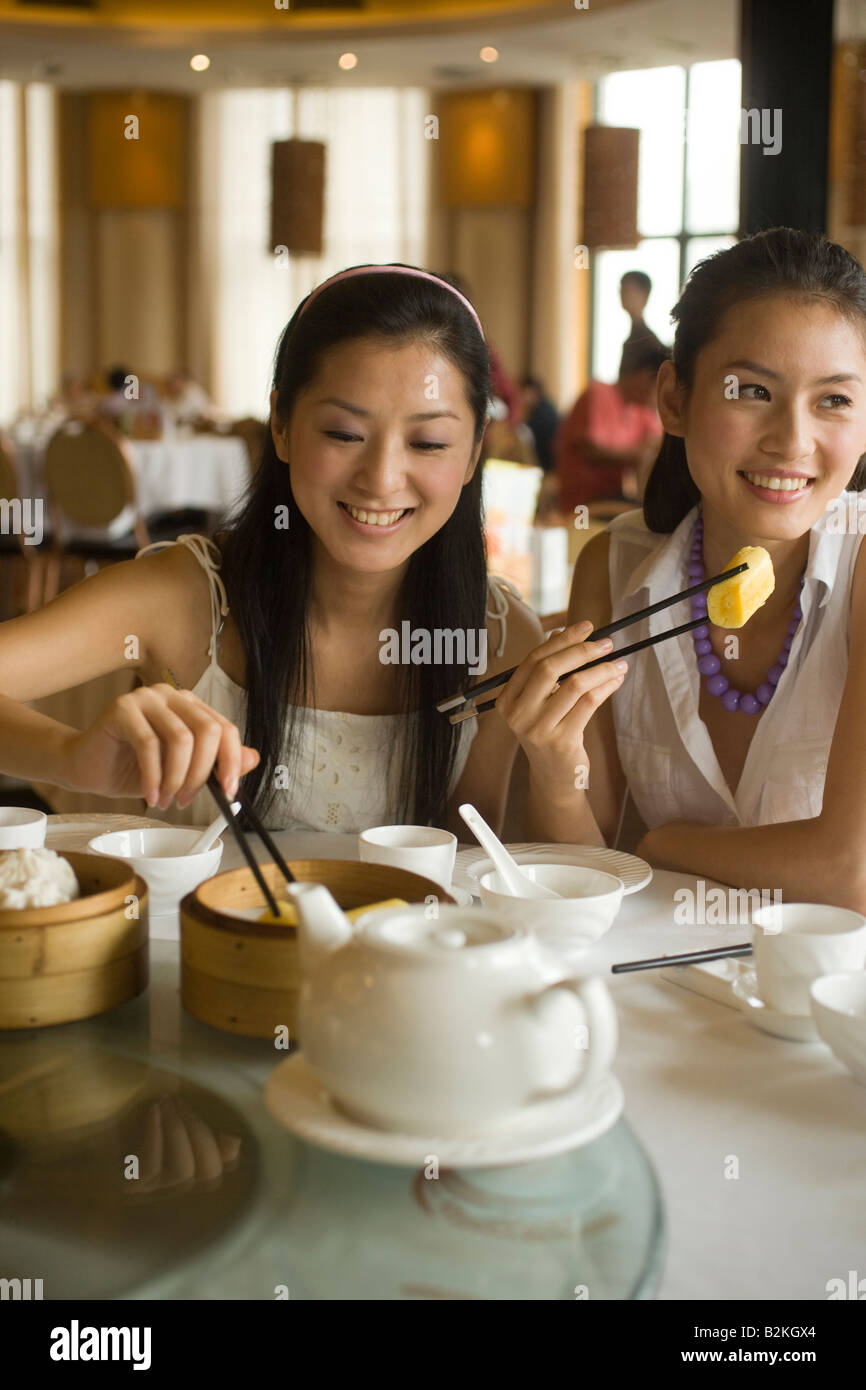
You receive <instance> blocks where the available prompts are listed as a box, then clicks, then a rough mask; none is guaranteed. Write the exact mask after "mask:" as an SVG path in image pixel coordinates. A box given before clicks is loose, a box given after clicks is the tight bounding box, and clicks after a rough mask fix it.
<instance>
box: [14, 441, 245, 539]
mask: <svg viewBox="0 0 866 1390" xmlns="http://www.w3.org/2000/svg"><path fill="white" fill-rule="evenodd" d="M129 449H130V453H131V454H132V458H133V463H134V468H135V481H136V487H137V490H138V502H139V507H140V510H141V513H142V516H143V517H144V518H145V520H147V518H148V517H149V516H154V515H155V514H156V513H157V512H165V511H171V510H174V509H176V508H180V507H202V508H204V509H205V510H206V511H210V512H228V511H229V510H230V509H231V508H232V507H233V506H234V504H235V502H236V501H237V500H238V498H239V497H240V496H241V493H242V492H243V490H244V488H245V487H246V484H247V481H248V479H249V476H250V463H249V453H248V451H247V446H246V444H245V443H244V441H243V439H241V438H239V437H238V436H236V435H218V434H199V435H193V436H192V438H187V439H183V438H180V439H155V440H149V439H148V440H145V439H138V440H130V441H129ZM43 453H44V447H43V445H42V444H41V443H40V444H18V445H17V448H16V460H17V464H18V472H19V485H20V488H21V494H22V496H23V497H44V496H45V485H44V479H43V472H42V460H43ZM46 520H47V518H46Z"/></svg>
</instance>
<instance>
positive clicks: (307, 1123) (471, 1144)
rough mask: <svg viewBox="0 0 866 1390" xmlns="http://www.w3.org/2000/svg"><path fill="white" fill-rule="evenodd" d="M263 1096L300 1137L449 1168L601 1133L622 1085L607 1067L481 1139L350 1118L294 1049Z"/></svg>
mask: <svg viewBox="0 0 866 1390" xmlns="http://www.w3.org/2000/svg"><path fill="white" fill-rule="evenodd" d="M265 1104H266V1106H267V1108H268V1110H269V1112H270V1113H271V1115H272V1116H273V1117H274V1119H275V1120H276V1121H277V1122H278V1123H279V1124H281V1125H283V1127H284V1128H285V1129H288V1130H290V1131H291V1133H292V1134H295V1135H297V1136H298V1138H299V1139H303V1140H305V1141H306V1142H307V1143H308V1144H315V1145H316V1146H317V1147H318V1148H322V1149H329V1150H331V1151H332V1152H334V1153H340V1154H344V1155H346V1156H348V1157H350V1158H360V1159H367V1160H370V1161H371V1162H375V1163H389V1164H392V1165H395V1166H397V1167H400V1168H423V1166H424V1164H425V1162H428V1161H429V1159H430V1156H431V1155H435V1156H436V1158H437V1159H438V1160H439V1163H440V1165H441V1166H442V1167H447V1168H508V1167H511V1166H513V1165H516V1164H519V1163H532V1162H534V1161H535V1160H536V1159H542V1158H552V1157H553V1156H554V1155H556V1154H561V1153H567V1152H568V1151H569V1150H570V1149H578V1148H582V1147H583V1146H584V1145H585V1144H590V1143H592V1141H593V1140H594V1139H598V1138H599V1137H600V1136H601V1135H602V1134H605V1133H606V1132H607V1130H609V1129H610V1128H611V1127H612V1126H613V1125H614V1124H615V1123H616V1121H617V1120H618V1119H619V1117H620V1115H621V1114H622V1108H623V1092H622V1087H621V1086H620V1084H619V1082H618V1081H617V1079H616V1077H615V1076H613V1075H612V1074H610V1073H608V1074H607V1075H606V1076H604V1077H603V1078H602V1079H601V1081H599V1082H597V1083H596V1085H594V1086H592V1087H591V1088H590V1089H589V1090H586V1091H584V1090H583V1089H581V1090H579V1091H577V1092H576V1094H575V1095H574V1096H573V1097H571V1098H569V1099H568V1100H561V1101H557V1102H556V1104H555V1105H545V1109H544V1114H543V1115H539V1117H538V1118H535V1117H534V1116H528V1117H527V1120H526V1123H525V1124H523V1125H521V1126H520V1127H519V1129H515V1130H512V1131H511V1132H510V1133H508V1134H499V1135H495V1136H491V1137H489V1138H485V1139H471V1140H469V1139H443V1138H437V1137H436V1135H416V1134H399V1133H394V1132H392V1131H390V1130H380V1129H370V1128H368V1127H367V1126H366V1125H361V1124H359V1123H357V1122H356V1121H355V1120H351V1119H349V1117H348V1116H347V1115H344V1114H343V1113H342V1112H341V1111H340V1110H339V1109H338V1108H337V1107H336V1106H335V1105H334V1103H333V1101H332V1100H331V1097H330V1096H329V1095H328V1093H327V1091H325V1090H324V1089H323V1087H322V1085H321V1082H320V1081H319V1080H318V1078H317V1077H316V1074H315V1072H314V1071H313V1070H312V1068H311V1067H310V1066H309V1065H308V1064H307V1061H306V1059H305V1058H304V1056H303V1054H301V1053H296V1054H295V1055H294V1056H293V1057H289V1058H287V1059H286V1061H284V1062H281V1063H280V1065H279V1066H278V1067H275V1068H274V1070H273V1071H272V1072H271V1074H270V1076H269V1077H268V1079H267V1081H266V1082H265Z"/></svg>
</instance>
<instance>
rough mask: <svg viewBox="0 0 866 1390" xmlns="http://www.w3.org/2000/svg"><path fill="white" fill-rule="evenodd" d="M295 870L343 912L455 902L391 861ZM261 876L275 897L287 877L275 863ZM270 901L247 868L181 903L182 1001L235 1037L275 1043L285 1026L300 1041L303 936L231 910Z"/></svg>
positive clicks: (319, 862) (313, 862)
mask: <svg viewBox="0 0 866 1390" xmlns="http://www.w3.org/2000/svg"><path fill="white" fill-rule="evenodd" d="M289 868H290V869H291V871H292V873H293V874H294V876H295V878H296V879H297V880H298V882H299V883H324V884H325V886H326V887H327V888H328V889H329V890H330V891H331V893H333V895H334V897H335V898H336V900H337V902H338V903H339V904H340V906H341V907H342V908H344V909H347V910H348V909H350V908H353V907H363V906H365V905H366V904H367V903H375V902H382V901H383V900H385V899H387V898H403V899H405V901H406V902H410V903H418V902H424V901H425V900H426V899H427V898H428V897H435V898H436V899H437V900H438V901H439V902H441V903H452V902H453V901H454V899H453V898H451V897H450V896H449V895H448V894H447V893H446V892H445V891H444V890H443V889H442V888H441V887H440V886H439V885H438V884H436V883H433V882H432V880H430V879H427V878H422V877H421V876H420V874H412V873H409V872H408V871H407V870H405V869H396V868H393V867H392V866H391V865H389V864H368V863H364V862H362V861H360V860H353V859H296V860H290V861H289ZM261 869H262V874H263V876H264V879H265V882H266V883H267V885H268V887H269V888H270V889H271V890H272V891H273V892H274V894H275V896H276V897H277V898H280V897H284V896H285V893H284V889H285V884H284V881H283V876H282V874H281V873H280V871H279V869H278V868H277V867H276V865H275V864H262V865H261ZM243 908H261V910H262V911H263V912H264V910H265V902H264V899H263V897H262V894H261V890H260V889H259V887H258V884H257V883H256V881H255V879H254V877H253V874H252V870H251V869H250V868H249V867H248V866H246V865H245V866H244V867H242V868H238V869H227V870H226V871H225V872H224V873H221V874H216V875H214V877H213V878H209V879H207V880H206V881H205V882H204V883H201V884H199V886H198V888H196V889H195V890H194V891H193V892H192V893H188V894H187V896H186V897H185V898H184V899H183V901H182V902H181V905H180V937H181V999H182V1001H183V1005H184V1008H185V1009H186V1010H187V1012H188V1013H191V1014H192V1015H193V1017H194V1018H197V1019H199V1020H200V1021H201V1022H203V1023H209V1024H210V1025H211V1026H212V1027H214V1028H220V1029H222V1030H224V1031H226V1032H229V1033H240V1034H243V1035H244V1036H247V1037H260V1038H263V1037H268V1038H273V1037H274V1032H275V1029H276V1028H277V1027H280V1026H284V1027H287V1028H288V1029H289V1033H290V1035H291V1036H292V1038H293V1039H294V1034H295V1024H296V1017H297V1003H298V995H299V992H300V987H301V975H300V969H299V965H298V933H297V929H296V928H295V927H292V926H281V925H278V924H276V923H266V922H244V921H240V920H239V919H238V918H236V917H232V916H230V915H229V912H230V910H232V909H243Z"/></svg>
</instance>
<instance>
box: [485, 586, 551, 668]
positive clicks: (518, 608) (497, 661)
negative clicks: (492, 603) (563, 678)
mask: <svg viewBox="0 0 866 1390" xmlns="http://www.w3.org/2000/svg"><path fill="white" fill-rule="evenodd" d="M496 587H497V592H498V593H499V594H500V595H501V596H502V597H503V598H504V601H505V605H506V612H505V613H504V615H503V616H504V618H505V648H504V650H503V652H502V655H501V656H499V657H498V656H497V655H496V650H497V648H498V646H499V643H500V641H501V638H502V626H501V623H500V620H499V618H498V617H497V616H492V617H491V616H490V614H489V613H488V617H487V646H488V653H489V661H488V667H487V670H488V674H491V673H494V672H496V671H500V670H504V669H505V668H506V667H508V666H518V665H519V664H520V662H521V661H522V660H523V658H524V657H525V656H526V655H527V653H528V652H531V651H532V650H533V649H534V648H535V647H537V646H538V645H539V643H540V642H542V641H543V640H544V633H543V631H542V628H541V622H540V620H539V617H538V614H537V613H536V612H535V609H534V608H530V606H529V604H528V603H525V602H524V600H523V599H522V598H520V597H519V596H518V595H517V594H516V593H513V592H512V591H511V590H510V589H506V588H505V587H504V586H503V585H497V586H496Z"/></svg>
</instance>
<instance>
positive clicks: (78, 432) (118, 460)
mask: <svg viewBox="0 0 866 1390" xmlns="http://www.w3.org/2000/svg"><path fill="white" fill-rule="evenodd" d="M45 483H46V487H47V491H48V496H49V499H50V501H51V504H52V506H53V507H55V508H56V509H57V510H58V511H59V512H60V514H61V515H62V516H63V517H64V518H65V519H67V520H69V521H72V522H74V523H76V524H77V525H79V526H108V525H110V523H111V522H112V521H114V519H115V517H118V516H119V515H120V513H121V512H122V511H123V509H124V507H126V506H128V505H129V504H130V503H134V502H135V474H134V473H133V469H132V465H131V460H130V456H129V454H128V452H127V449H126V445H125V442H124V439H123V436H122V435H121V434H120V432H119V431H117V430H114V429H113V428H112V427H111V426H110V425H105V424H103V423H99V424H81V423H80V422H78V421H75V420H68V421H66V422H65V423H64V424H62V425H61V426H60V428H59V430H57V431H56V432H55V434H53V435H52V437H51V439H50V440H49V443H48V447H47V448H46V450H45Z"/></svg>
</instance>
